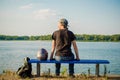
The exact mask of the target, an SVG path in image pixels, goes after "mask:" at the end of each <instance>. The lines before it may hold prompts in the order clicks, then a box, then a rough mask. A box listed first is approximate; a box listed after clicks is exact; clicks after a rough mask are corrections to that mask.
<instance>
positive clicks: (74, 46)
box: [72, 40, 80, 60]
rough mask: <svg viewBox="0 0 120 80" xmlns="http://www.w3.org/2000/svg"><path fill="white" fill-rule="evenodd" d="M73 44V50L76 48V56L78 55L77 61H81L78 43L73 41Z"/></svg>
mask: <svg viewBox="0 0 120 80" xmlns="http://www.w3.org/2000/svg"><path fill="white" fill-rule="evenodd" d="M72 44H73V48H74V51H75V54H76V59H77V60H80V58H79V53H78V48H77V44H76V41H75V40H73V41H72Z"/></svg>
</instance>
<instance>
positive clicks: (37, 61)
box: [29, 59, 110, 76]
mask: <svg viewBox="0 0 120 80" xmlns="http://www.w3.org/2000/svg"><path fill="white" fill-rule="evenodd" d="M29 63H37V75H38V76H40V63H63V64H69V63H74V64H96V70H95V71H96V76H99V65H100V64H109V63H110V62H109V61H108V60H87V59H81V60H73V61H56V60H46V61H43V60H38V59H31V60H30V61H29Z"/></svg>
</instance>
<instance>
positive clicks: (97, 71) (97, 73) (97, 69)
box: [96, 64, 100, 77]
mask: <svg viewBox="0 0 120 80" xmlns="http://www.w3.org/2000/svg"><path fill="white" fill-rule="evenodd" d="M96 76H97V77H99V76H100V75H99V64H96Z"/></svg>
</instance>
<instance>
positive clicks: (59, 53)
mask: <svg viewBox="0 0 120 80" xmlns="http://www.w3.org/2000/svg"><path fill="white" fill-rule="evenodd" d="M58 28H59V30H57V31H55V32H54V33H53V34H52V50H51V56H50V59H51V60H52V59H53V55H54V52H55V51H56V52H55V60H57V61H61V60H65V61H69V60H74V54H73V53H72V50H71V44H72V45H73V48H74V51H75V54H76V59H77V60H79V59H80V58H79V53H78V48H77V45H76V40H75V39H76V37H75V35H74V33H73V32H72V31H70V30H68V21H67V20H66V19H60V21H59V23H58ZM55 67H56V76H59V75H60V67H61V64H60V63H56V65H55ZM69 76H71V77H74V64H73V63H71V64H69Z"/></svg>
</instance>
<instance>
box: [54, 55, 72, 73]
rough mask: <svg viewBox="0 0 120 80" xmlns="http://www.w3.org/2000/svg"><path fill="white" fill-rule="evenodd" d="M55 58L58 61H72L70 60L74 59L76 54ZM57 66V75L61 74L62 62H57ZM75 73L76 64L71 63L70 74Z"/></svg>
mask: <svg viewBox="0 0 120 80" xmlns="http://www.w3.org/2000/svg"><path fill="white" fill-rule="evenodd" d="M55 60H57V61H61V60H62V61H70V60H74V55H72V56H70V57H61V56H55ZM55 67H56V71H55V73H56V75H60V68H61V64H60V63H56V64H55ZM73 74H74V64H69V75H73Z"/></svg>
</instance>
